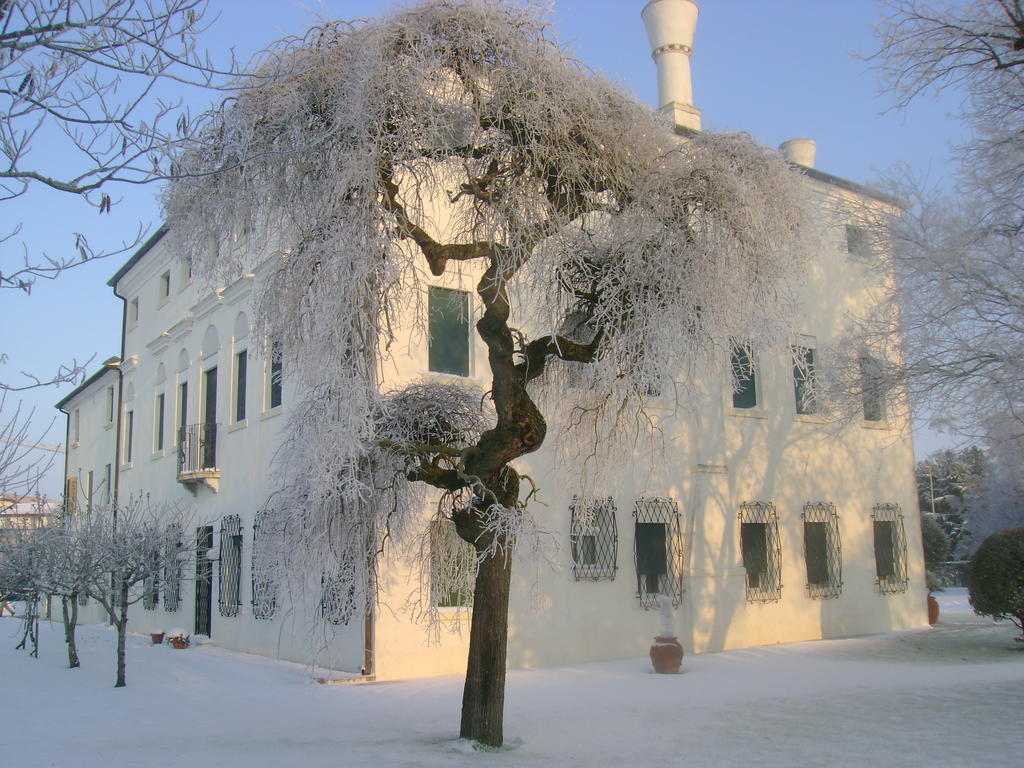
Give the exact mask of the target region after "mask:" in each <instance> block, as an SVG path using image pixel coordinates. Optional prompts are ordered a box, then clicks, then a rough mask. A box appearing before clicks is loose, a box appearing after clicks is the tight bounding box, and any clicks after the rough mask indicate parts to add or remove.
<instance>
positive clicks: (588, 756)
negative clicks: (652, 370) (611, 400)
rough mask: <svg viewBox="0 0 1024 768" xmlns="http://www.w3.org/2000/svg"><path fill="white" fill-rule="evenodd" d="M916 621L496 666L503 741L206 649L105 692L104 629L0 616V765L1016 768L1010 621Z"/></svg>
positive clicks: (399, 699) (428, 695) (1019, 669)
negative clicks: (663, 669) (64, 635)
mask: <svg viewBox="0 0 1024 768" xmlns="http://www.w3.org/2000/svg"><path fill="white" fill-rule="evenodd" d="M939 597H940V602H941V603H942V611H943V616H942V619H941V621H940V623H939V625H937V626H936V627H934V628H931V629H928V628H922V629H919V630H912V631H907V632H897V633H893V634H888V635H878V636H872V637H862V638H854V639H848V640H828V641H820V642H812V643H798V644H794V645H782V646H772V647H762V648H751V649H747V650H743V651H730V652H726V653H715V654H707V655H701V656H687V657H686V659H685V660H684V662H683V664H684V674H681V675H677V676H668V675H655V674H653V673H651V671H650V664H649V662H648V660H646V659H643V658H637V659H628V660H624V661H616V662H606V663H600V664H585V665H579V666H572V667H561V668H557V669H539V670H532V671H521V672H512V673H510V674H509V678H508V694H507V700H506V719H505V722H506V725H505V733H506V739H507V740H508V741H509V742H510V745H509V748H507V749H504V750H502V751H500V752H498V753H474V752H473V751H472V750H471V749H468V748H467V746H466V745H464V744H461V743H459V742H458V741H457V740H456V739H455V737H456V735H457V731H458V718H459V701H460V696H461V691H462V680H461V678H458V677H442V678H432V679H427V680H414V681H403V682H393V683H383V682H382V683H371V684H356V685H332V686H324V685H317V684H316V683H314V682H312V681H311V679H310V672H309V670H308V669H306V668H304V667H302V666H300V665H296V664H289V663H284V662H277V661H271V660H268V659H264V658H260V657H256V656H250V655H246V654H242V653H234V652H230V651H225V650H223V649H220V648H216V647H213V646H200V647H192V648H189V649H186V650H184V651H177V650H174V649H172V648H170V647H167V646H166V645H161V646H152V645H150V644H149V639H148V638H142V637H132V638H130V641H129V649H128V687H127V688H124V689H119V690H115V689H114V688H112V687H111V686H112V685H113V681H114V668H113V664H114V654H113V646H114V634H113V633H112V632H111V631H109V630H107V629H104V628H99V627H86V628H82V629H81V630H80V631H79V637H80V641H79V649H80V653H81V655H82V665H83V666H82V668H81V669H77V670H69V669H66V668H65V667H64V665H65V664H66V654H65V652H64V647H63V643H62V640H61V634H60V632H59V627H58V626H56V625H54V626H53V627H49V626H47V627H46V628H45V629H44V631H43V633H42V638H41V650H40V658H39V659H31V658H29V657H28V654H27V653H26V652H24V651H15V650H14V649H13V647H14V645H15V643H16V642H17V638H16V633H17V628H18V625H19V622H18V621H17V620H15V619H12V618H2V619H0V765H2V766H11V767H12V768H15V767H16V768H43V767H44V766H57V767H58V768H100V767H102V768H120V767H121V766H124V767H125V768H128V767H131V768H135V767H136V766H142V767H144V768H160V767H162V766H175V768H180V767H181V766H185V765H210V766H218V768H234V766H240V767H241V766H244V767H245V768H264V767H265V768H292V767H294V768H320V766H346V767H348V766H375V767H376V766H430V767H433V766H465V765H473V766H478V765H487V766H516V767H517V768H518V766H566V765H572V766H588V767H589V766H615V767H616V768H619V767H623V768H624V767H625V766H677V765H678V766H686V767H687V768H701V767H703V766H714V767H715V768H722V767H727V766H744V768H752V767H756V766H786V768H794V767H800V766H814V767H817V766H829V767H830V768H831V767H832V766H837V767H841V766H858V768H860V767H865V766H895V765H899V766H929V768H936V767H938V768H943V767H946V766H967V765H972V766H973V765H991V766H1014V765H1021V764H1022V760H1024V758H1022V756H1021V755H1022V749H1021V747H1022V745H1024V737H1022V731H1021V725H1020V713H1021V712H1022V711H1024V685H1022V683H1024V652H1022V651H1021V650H1020V648H1021V644H1020V643H1015V642H1014V640H1013V637H1014V635H1015V633H1016V628H1015V627H1013V626H1012V625H1010V624H994V623H993V622H991V621H989V620H987V619H983V618H981V617H978V616H974V615H973V614H972V613H970V608H969V606H968V605H967V598H966V595H965V594H964V592H963V590H950V591H949V592H947V593H944V594H942V595H940V596H939Z"/></svg>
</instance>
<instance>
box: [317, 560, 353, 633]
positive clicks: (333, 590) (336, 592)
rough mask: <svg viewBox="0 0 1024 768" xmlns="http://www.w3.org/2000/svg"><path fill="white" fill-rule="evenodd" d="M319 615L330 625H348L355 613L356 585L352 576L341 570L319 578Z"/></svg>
mask: <svg viewBox="0 0 1024 768" xmlns="http://www.w3.org/2000/svg"><path fill="white" fill-rule="evenodd" d="M320 590H321V592H320V613H321V615H322V616H323V617H324V620H325V621H327V622H328V623H330V624H348V623H349V621H351V620H352V616H353V615H354V614H355V612H356V584H355V581H354V580H353V578H352V574H351V573H348V572H347V571H346V570H345V569H341V570H339V571H338V573H336V574H335V575H333V576H321V577H320Z"/></svg>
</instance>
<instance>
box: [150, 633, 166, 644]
mask: <svg viewBox="0 0 1024 768" xmlns="http://www.w3.org/2000/svg"><path fill="white" fill-rule="evenodd" d="M149 637H150V639H151V640H152V641H153V645H160V644H161V643H162V642H163V641H164V633H163V632H150V633H149Z"/></svg>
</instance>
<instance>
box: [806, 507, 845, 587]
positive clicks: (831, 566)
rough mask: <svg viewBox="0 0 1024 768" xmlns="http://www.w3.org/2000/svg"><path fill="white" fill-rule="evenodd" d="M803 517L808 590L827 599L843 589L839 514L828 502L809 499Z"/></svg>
mask: <svg viewBox="0 0 1024 768" xmlns="http://www.w3.org/2000/svg"><path fill="white" fill-rule="evenodd" d="M801 517H803V520H804V562H805V564H806V566H807V594H808V595H810V596H811V597H812V598H815V599H821V600H827V599H828V598H830V597H839V595H840V594H841V593H842V591H843V550H842V545H841V543H840V540H839V515H838V514H836V505H835V504H832V503H831V502H824V501H819V502H808V503H807V504H804V511H803V514H802V515H801Z"/></svg>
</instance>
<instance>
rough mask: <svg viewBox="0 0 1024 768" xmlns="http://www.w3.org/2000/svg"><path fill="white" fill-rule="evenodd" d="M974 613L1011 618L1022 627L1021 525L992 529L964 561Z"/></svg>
mask: <svg viewBox="0 0 1024 768" xmlns="http://www.w3.org/2000/svg"><path fill="white" fill-rule="evenodd" d="M967 589H968V592H969V594H970V598H971V605H972V606H974V610H975V612H976V613H980V614H981V615H983V616H992V617H993V618H996V619H1010V621H1012V622H1013V623H1014V624H1016V625H1017V626H1018V627H1020V628H1021V629H1022V630H1024V526H1020V527H1017V528H1007V529H1006V530H1005V531H999V532H997V533H993V534H992V535H991V536H989V537H988V538H987V539H985V541H983V542H982V543H981V546H980V547H978V550H977V551H976V552H975V553H974V555H973V556H972V557H971V561H970V563H968V565H967Z"/></svg>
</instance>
